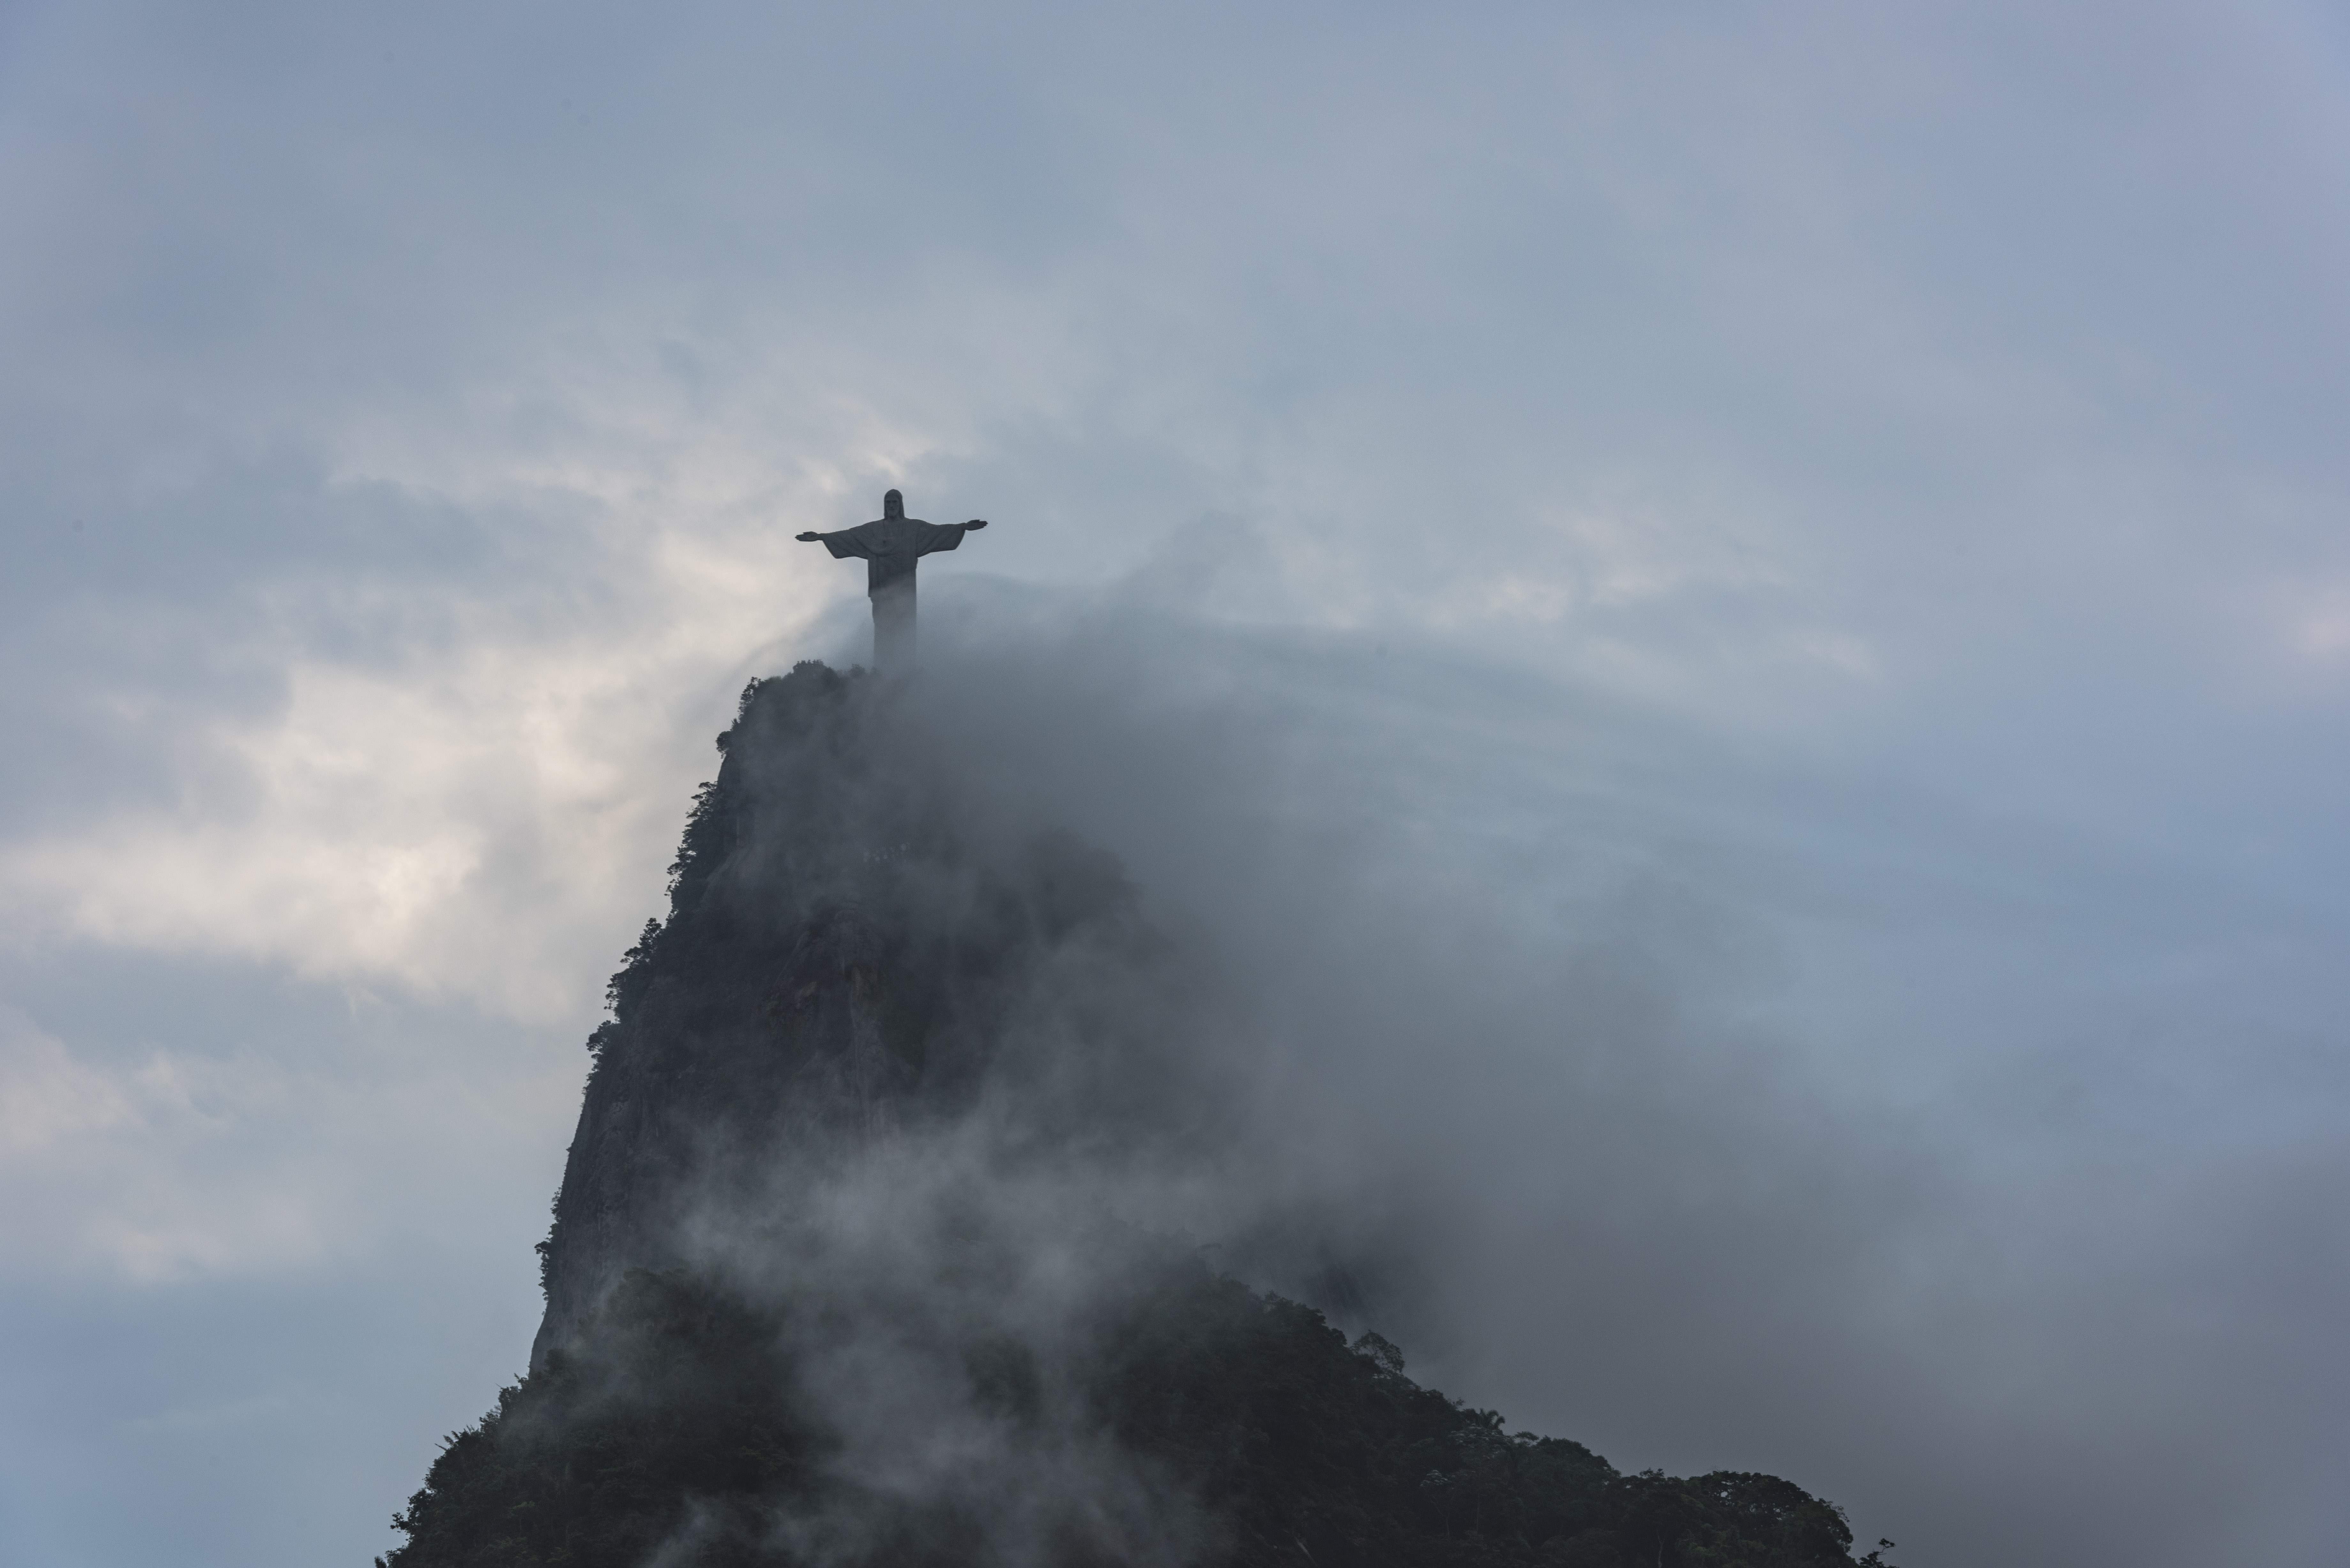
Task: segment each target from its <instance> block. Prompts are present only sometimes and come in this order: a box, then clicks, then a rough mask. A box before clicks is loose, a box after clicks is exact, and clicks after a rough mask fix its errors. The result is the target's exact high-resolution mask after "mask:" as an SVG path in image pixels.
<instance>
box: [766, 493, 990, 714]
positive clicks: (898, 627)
mask: <svg viewBox="0 0 2350 1568" xmlns="http://www.w3.org/2000/svg"><path fill="white" fill-rule="evenodd" d="M986 526H987V522H986V520H985V519H984V518H980V517H974V518H972V520H971V521H970V522H968V523H925V522H923V521H922V520H921V519H920V518H919V517H909V516H907V515H906V498H905V497H904V496H902V495H900V494H899V493H897V492H896V491H894V490H893V491H891V492H889V494H887V495H885V496H883V497H882V498H881V515H880V517H879V519H877V520H876V521H874V522H871V523H860V524H858V525H857V526H856V527H854V528H843V529H841V530H840V531H839V532H838V533H837V534H802V535H799V537H800V538H802V539H806V540H808V541H810V542H812V543H815V544H820V545H823V546H824V547H825V548H826V549H827V550H829V551H831V552H832V553H833V555H834V556H836V557H839V558H846V557H847V556H859V557H861V558H862V559H863V560H864V562H865V594H866V597H868V598H870V599H871V600H872V601H873V668H874V669H875V670H880V671H882V672H884V673H886V674H895V673H898V672H900V671H903V670H911V669H913V668H914V565H915V563H916V562H918V561H920V559H921V558H922V557H923V556H927V555H930V554H931V553H932V552H934V551H938V550H953V549H959V548H961V547H962V536H963V535H965V534H968V533H970V532H971V531H972V529H973V528H984V527H986Z"/></svg>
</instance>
